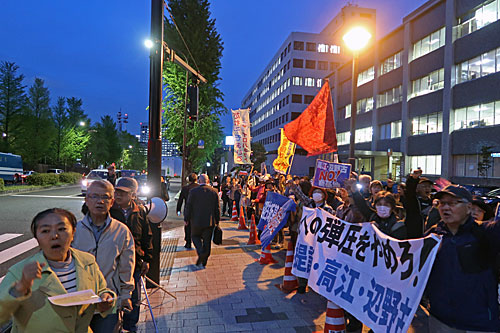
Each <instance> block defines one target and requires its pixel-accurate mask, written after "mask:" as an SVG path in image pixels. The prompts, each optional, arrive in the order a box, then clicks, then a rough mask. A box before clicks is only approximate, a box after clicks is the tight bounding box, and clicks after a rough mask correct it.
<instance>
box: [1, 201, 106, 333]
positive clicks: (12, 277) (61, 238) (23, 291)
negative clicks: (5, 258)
mask: <svg viewBox="0 0 500 333" xmlns="http://www.w3.org/2000/svg"><path fill="white" fill-rule="evenodd" d="M75 227H76V218H75V216H74V215H73V214H72V213H71V212H69V211H67V210H64V209H59V208H52V209H47V210H45V211H43V212H41V213H38V214H37V215H36V216H35V218H34V219H33V221H32V222H31V231H32V232H33V235H34V236H35V238H36V240H37V241H38V244H39V246H40V248H41V251H40V252H38V253H36V254H35V255H33V256H31V257H30V258H27V259H25V260H23V261H21V262H19V263H17V264H16V265H14V266H12V267H11V268H10V269H9V271H8V272H7V275H6V276H5V278H4V279H3V281H2V282H1V284H0V323H4V322H6V321H8V320H9V319H10V318H12V319H13V328H12V332H88V331H89V328H88V327H89V324H90V321H91V319H92V316H93V315H94V312H95V311H96V310H97V311H99V312H101V314H102V315H103V316H105V315H106V314H107V313H106V312H107V311H109V310H110V309H111V308H112V306H113V305H114V297H115V295H114V293H113V292H112V291H110V290H108V289H106V280H105V279H104V277H103V275H102V273H101V271H100V270H99V267H98V266H97V263H96V261H95V258H94V257H93V256H92V255H90V254H88V253H85V252H81V251H78V250H75V249H73V248H71V247H70V245H71V242H72V241H73V234H74V232H75ZM83 290H90V291H91V292H89V293H90V294H93V293H95V294H96V295H98V296H100V298H99V297H98V296H94V297H87V298H88V299H86V300H84V299H82V301H83V303H85V302H87V303H95V302H96V301H97V302H99V301H100V302H99V303H96V304H97V305H96V304H84V305H73V306H57V305H54V304H51V302H50V301H49V299H48V298H49V297H51V296H57V295H64V294H67V293H70V292H76V291H83Z"/></svg>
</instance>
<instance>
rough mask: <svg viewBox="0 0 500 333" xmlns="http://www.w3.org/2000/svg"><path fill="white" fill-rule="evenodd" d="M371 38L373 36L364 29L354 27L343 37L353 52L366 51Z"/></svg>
mask: <svg viewBox="0 0 500 333" xmlns="http://www.w3.org/2000/svg"><path fill="white" fill-rule="evenodd" d="M371 38H372V34H371V33H370V32H369V31H368V30H366V29H365V28H363V27H354V28H352V29H351V30H349V31H348V32H347V33H346V34H345V35H344V36H343V37H342V39H343V40H344V43H345V44H346V46H347V47H348V48H349V49H350V50H351V51H353V52H356V51H360V50H362V49H364V48H365V47H366V45H368V42H369V41H370V39H371Z"/></svg>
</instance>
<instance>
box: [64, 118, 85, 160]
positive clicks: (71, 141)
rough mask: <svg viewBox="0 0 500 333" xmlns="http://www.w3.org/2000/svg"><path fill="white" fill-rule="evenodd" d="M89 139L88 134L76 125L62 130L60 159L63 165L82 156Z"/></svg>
mask: <svg viewBox="0 0 500 333" xmlns="http://www.w3.org/2000/svg"><path fill="white" fill-rule="evenodd" d="M89 140H90V134H89V133H88V132H86V131H84V130H82V129H79V128H76V127H73V126H72V127H67V128H64V129H63V130H62V136H61V148H60V151H59V158H60V161H62V162H64V165H67V164H73V163H74V162H75V161H76V160H77V159H82V158H83V157H84V155H83V154H84V151H85V149H86V148H87V145H88V142H89Z"/></svg>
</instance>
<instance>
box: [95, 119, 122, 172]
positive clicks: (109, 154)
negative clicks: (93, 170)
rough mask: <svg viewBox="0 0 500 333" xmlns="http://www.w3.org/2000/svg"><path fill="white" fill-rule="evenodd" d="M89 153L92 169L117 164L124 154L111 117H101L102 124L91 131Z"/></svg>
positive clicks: (98, 124)
mask: <svg viewBox="0 0 500 333" xmlns="http://www.w3.org/2000/svg"><path fill="white" fill-rule="evenodd" d="M90 132H91V136H90V141H89V145H88V153H89V155H91V158H90V160H89V164H90V166H91V167H97V166H99V165H103V166H106V165H109V164H111V163H113V162H115V163H117V162H118V161H119V159H120V157H121V154H122V148H121V145H120V138H119V136H118V130H117V128H116V123H115V122H114V121H113V119H112V118H111V117H110V116H108V115H107V116H104V117H101V122H100V123H97V124H96V125H95V126H94V127H93V128H92V129H91V131H90ZM117 164H118V163H117Z"/></svg>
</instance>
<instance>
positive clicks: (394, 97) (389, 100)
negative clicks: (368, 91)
mask: <svg viewBox="0 0 500 333" xmlns="http://www.w3.org/2000/svg"><path fill="white" fill-rule="evenodd" d="M402 100H403V87H402V86H401V85H399V86H397V87H394V88H391V89H388V90H385V91H382V92H381V93H380V94H378V96H377V108H382V107H384V106H387V105H391V104H395V103H399V102H401V101H402Z"/></svg>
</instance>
